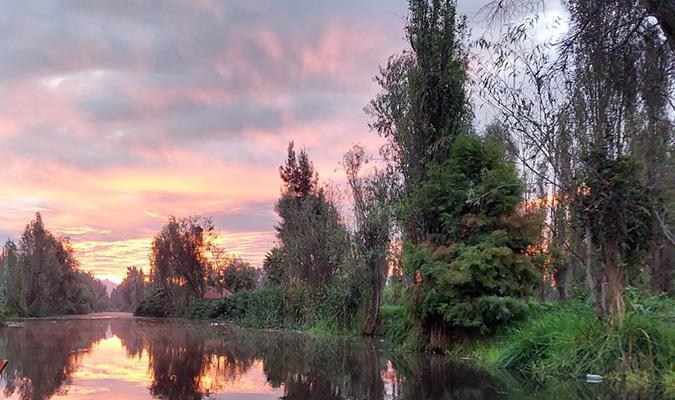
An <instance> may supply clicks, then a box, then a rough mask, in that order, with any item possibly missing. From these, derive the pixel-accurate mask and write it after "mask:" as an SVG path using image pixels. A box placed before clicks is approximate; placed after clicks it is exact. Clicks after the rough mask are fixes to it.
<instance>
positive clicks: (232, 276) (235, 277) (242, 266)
mask: <svg viewBox="0 0 675 400" xmlns="http://www.w3.org/2000/svg"><path fill="white" fill-rule="evenodd" d="M209 283H210V284H211V285H212V286H214V287H216V288H219V289H227V290H229V291H230V292H232V293H236V292H238V291H240V290H253V289H255V288H256V286H257V283H258V270H257V269H256V268H255V267H253V266H252V265H251V264H249V263H247V262H246V261H244V260H242V259H241V257H235V256H231V255H228V254H225V256H224V257H219V260H218V262H217V263H216V265H214V266H213V267H212V270H211V272H210V277H209Z"/></svg>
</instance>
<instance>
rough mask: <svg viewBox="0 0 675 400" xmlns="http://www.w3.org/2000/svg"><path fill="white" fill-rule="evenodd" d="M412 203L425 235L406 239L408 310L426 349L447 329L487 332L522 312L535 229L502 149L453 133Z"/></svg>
mask: <svg viewBox="0 0 675 400" xmlns="http://www.w3.org/2000/svg"><path fill="white" fill-rule="evenodd" d="M428 177H429V178H428V180H427V181H425V182H424V183H422V184H421V185H420V186H419V187H418V188H417V189H416V190H415V191H414V192H413V193H412V196H411V205H412V207H414V208H415V209H417V210H420V212H421V213H423V215H424V220H425V221H429V222H430V223H431V225H430V226H429V227H428V231H429V232H430V235H429V237H428V238H427V241H425V242H424V243H420V244H417V245H416V244H414V243H411V242H407V243H405V250H404V251H405V255H404V257H405V261H404V266H405V268H408V269H410V270H412V271H417V281H418V285H417V286H416V287H415V288H414V289H413V290H412V293H411V299H412V315H413V316H414V318H415V320H416V321H415V322H417V323H418V326H420V327H421V329H422V334H423V335H424V336H425V340H428V343H429V344H430V345H431V346H432V347H442V346H443V345H444V344H445V341H446V339H447V337H448V336H449V335H452V334H454V335H458V336H460V337H461V336H463V335H464V334H466V333H468V332H470V331H478V332H486V331H488V330H490V329H492V328H494V327H496V326H498V325H500V324H503V323H506V322H509V321H511V320H513V319H514V318H516V317H518V316H519V315H520V314H522V313H523V311H524V304H523V302H522V301H520V299H521V298H523V297H527V296H529V295H531V294H532V292H533V290H534V288H535V286H536V285H537V281H538V277H539V275H538V273H537V270H536V268H535V266H534V265H533V263H532V260H531V258H530V256H529V255H528V247H529V246H530V245H532V244H533V243H534V242H535V241H536V240H537V238H538V233H539V230H540V228H541V226H540V224H539V223H538V222H540V221H538V219H537V218H535V216H532V215H527V214H524V211H523V210H522V209H520V208H519V204H520V203H521V201H522V193H523V184H522V182H521V181H520V179H519V177H518V175H517V172H516V170H515V167H514V165H513V164H512V163H510V162H508V161H507V160H506V159H505V157H504V153H503V150H502V149H500V148H499V147H498V146H496V145H495V144H494V143H493V142H491V141H485V140H483V139H480V138H478V137H474V136H461V137H458V138H457V139H456V141H455V143H454V145H453V146H452V149H451V152H450V157H449V158H448V160H446V161H445V162H443V163H442V164H437V163H432V164H431V165H430V166H429V169H428Z"/></svg>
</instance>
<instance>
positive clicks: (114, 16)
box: [0, 0, 468, 281]
mask: <svg viewBox="0 0 675 400" xmlns="http://www.w3.org/2000/svg"><path fill="white" fill-rule="evenodd" d="M460 3H461V4H460V8H461V7H462V4H464V3H466V2H460ZM406 4H407V2H406V1H405V0H396V1H391V0H368V1H364V0H343V1H339V2H337V1H328V0H325V1H316V0H233V1H209V0H201V1H197V2H185V1H182V0H168V1H167V0H150V1H133V0H121V1H114V2H80V3H77V4H72V3H71V2H68V1H65V0H41V1H36V2H25V1H18V0H13V1H12V0H10V1H4V2H0V85H1V86H2V88H3V96H0V187H1V188H2V190H0V226H2V231H1V233H0V239H4V238H6V237H8V236H9V237H14V238H16V237H18V236H19V235H20V232H21V230H22V229H23V227H24V226H25V224H26V223H27V222H28V221H29V220H30V219H31V218H32V217H33V213H34V212H35V211H37V210H40V211H42V212H43V217H44V219H45V222H46V224H47V226H48V227H49V228H50V229H52V230H53V231H55V232H61V233H63V234H66V235H69V236H71V237H72V240H73V242H74V244H75V248H76V249H77V252H78V256H79V258H80V261H81V266H82V268H83V269H86V270H89V271H92V272H94V273H95V274H96V275H98V276H101V277H109V278H114V277H118V279H117V281H119V277H120V276H121V275H123V274H124V272H125V268H126V267H127V266H128V265H139V266H145V267H146V268H147V265H148V252H149V249H150V247H149V246H150V243H151V240H152V237H153V235H154V234H155V232H157V231H158V230H159V229H160V228H161V226H162V224H163V223H164V222H165V220H166V217H167V216H169V215H176V216H186V215H191V214H199V215H210V216H213V217H214V220H215V222H216V225H217V227H218V228H219V229H220V230H221V231H222V232H223V243H224V245H226V247H228V248H229V249H231V250H232V251H234V252H236V253H238V254H241V255H242V257H245V258H246V259H247V260H249V261H251V262H252V263H254V264H256V265H260V263H261V261H262V257H263V254H264V253H265V251H267V250H268V249H269V248H270V247H271V246H272V244H273V242H274V239H275V236H274V235H275V232H274V224H275V215H274V202H275V200H276V199H277V198H278V196H279V187H280V181H279V177H278V166H279V164H281V163H282V162H283V160H284V158H285V151H286V146H287V143H288V141H290V140H295V142H296V143H297V144H298V145H299V146H302V147H305V148H306V149H307V150H308V152H309V153H310V156H311V158H312V160H313V161H314V164H315V166H316V167H317V169H318V171H319V175H320V177H321V179H322V180H324V181H325V180H331V179H332V180H339V179H341V177H342V175H343V173H342V172H341V171H340V170H339V169H337V166H338V161H339V160H340V159H341V156H342V153H343V152H344V151H345V150H347V149H348V148H349V147H350V146H351V144H353V143H355V142H359V143H361V144H364V145H366V146H367V147H369V148H370V149H371V151H373V152H375V151H376V149H377V147H378V146H379V145H380V144H381V139H380V138H378V137H377V135H376V134H374V133H372V132H368V128H367V122H368V120H369V117H368V116H366V115H365V114H364V113H363V106H364V105H365V104H366V103H367V102H368V101H369V100H370V99H371V98H372V97H373V96H374V94H375V93H376V92H377V90H378V88H377V87H376V85H375V83H374V82H373V81H372V77H373V76H374V75H375V74H376V73H377V67H378V64H381V63H384V62H386V59H387V58H388V57H389V56H390V55H391V54H393V53H397V52H400V51H401V50H402V49H403V48H404V47H405V41H404V39H403V37H404V33H403V25H404V16H405V15H406V12H407V11H406V10H407V6H406ZM466 4H468V3H466Z"/></svg>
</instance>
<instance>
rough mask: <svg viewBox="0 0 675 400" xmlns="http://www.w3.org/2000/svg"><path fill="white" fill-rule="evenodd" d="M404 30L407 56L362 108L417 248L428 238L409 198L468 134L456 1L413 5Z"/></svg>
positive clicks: (414, 0) (421, 0)
mask: <svg viewBox="0 0 675 400" xmlns="http://www.w3.org/2000/svg"><path fill="white" fill-rule="evenodd" d="M409 8H410V20H409V22H408V25H407V27H406V32H407V39H408V42H409V43H410V50H409V51H406V52H404V53H403V54H401V55H399V56H393V57H391V58H390V59H389V61H388V62H387V65H386V66H385V67H384V68H381V69H380V74H379V75H378V76H377V77H376V78H375V81H376V82H377V83H378V84H379V85H380V87H381V89H382V90H381V92H380V93H379V94H378V95H377V96H376V97H375V98H374V99H373V100H372V101H371V102H370V104H369V106H368V107H367V108H366V111H367V112H368V114H370V115H371V116H372V117H373V120H374V121H373V122H372V123H371V124H370V127H371V129H373V130H375V131H376V132H377V133H378V134H379V135H380V136H382V137H383V138H385V139H387V145H386V146H385V147H384V148H383V149H382V151H381V152H382V154H383V155H385V157H386V158H387V160H388V161H389V162H390V164H391V166H392V169H393V170H394V171H396V173H397V174H400V175H401V177H402V178H403V180H402V182H401V183H402V188H401V191H402V193H401V194H402V195H403V196H404V198H403V199H402V201H401V203H400V206H401V208H402V209H404V211H405V212H404V213H403V214H402V215H401V216H400V219H401V223H402V225H403V227H404V232H403V233H404V236H405V237H407V238H408V239H409V240H412V241H413V242H415V243H417V242H418V241H419V240H423V239H424V238H425V236H426V231H425V223H426V222H427V221H426V220H424V219H423V218H421V217H420V216H419V215H417V213H416V212H417V211H418V209H416V208H414V207H410V208H408V207H407V206H408V202H407V201H406V200H407V199H406V198H405V197H407V196H408V195H409V194H410V193H411V191H412V190H413V189H414V188H415V187H416V186H417V185H418V184H421V183H422V182H424V181H425V179H426V172H427V171H426V168H427V166H428V165H430V163H431V162H436V163H441V162H442V161H443V160H445V159H446V158H447V157H448V154H449V152H450V147H451V146H452V142H453V141H454V138H455V137H457V136H458V135H460V134H462V133H466V132H467V131H469V129H470V128H469V126H470V116H471V111H470V105H469V102H468V100H467V94H466V91H467V89H466V82H467V64H468V63H467V53H466V49H465V47H464V45H463V43H462V42H463V40H464V38H465V33H466V26H465V21H464V19H463V18H458V17H457V15H456V8H455V1H452V0H442V1H429V0H411V1H410V2H409Z"/></svg>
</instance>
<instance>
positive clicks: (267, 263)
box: [263, 247, 284, 285]
mask: <svg viewBox="0 0 675 400" xmlns="http://www.w3.org/2000/svg"><path fill="white" fill-rule="evenodd" d="M263 272H264V278H265V283H267V284H270V285H280V284H281V282H282V279H283V275H284V273H283V251H282V250H281V248H280V247H274V248H272V250H270V251H268V252H267V253H266V254H265V259H264V260H263Z"/></svg>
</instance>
